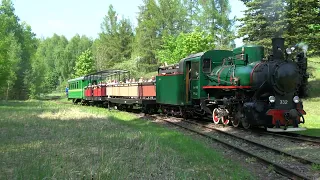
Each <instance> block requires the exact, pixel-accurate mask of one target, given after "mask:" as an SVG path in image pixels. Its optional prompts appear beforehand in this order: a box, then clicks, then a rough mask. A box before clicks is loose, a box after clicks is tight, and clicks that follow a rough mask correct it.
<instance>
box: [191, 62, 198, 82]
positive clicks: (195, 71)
mask: <svg viewBox="0 0 320 180" xmlns="http://www.w3.org/2000/svg"><path fill="white" fill-rule="evenodd" d="M198 78H199V62H193V63H192V64H191V79H198Z"/></svg>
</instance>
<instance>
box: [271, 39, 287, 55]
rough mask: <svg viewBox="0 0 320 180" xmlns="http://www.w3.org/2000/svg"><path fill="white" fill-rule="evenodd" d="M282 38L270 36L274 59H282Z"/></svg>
mask: <svg viewBox="0 0 320 180" xmlns="http://www.w3.org/2000/svg"><path fill="white" fill-rule="evenodd" d="M284 51H285V49H284V38H272V53H273V57H274V58H275V59H284V57H283V52H284Z"/></svg>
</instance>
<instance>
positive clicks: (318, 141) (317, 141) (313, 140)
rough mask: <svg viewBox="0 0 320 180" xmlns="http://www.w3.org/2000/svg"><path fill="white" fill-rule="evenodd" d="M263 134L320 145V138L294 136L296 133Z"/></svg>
mask: <svg viewBox="0 0 320 180" xmlns="http://www.w3.org/2000/svg"><path fill="white" fill-rule="evenodd" d="M262 133H263V134H269V135H272V136H278V137H283V138H287V139H293V140H298V141H301V142H311V143H314V144H319V145H320V137H315V136H306V135H302V134H294V133H285V134H276V133H269V132H262Z"/></svg>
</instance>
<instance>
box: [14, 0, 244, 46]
mask: <svg viewBox="0 0 320 180" xmlns="http://www.w3.org/2000/svg"><path fill="white" fill-rule="evenodd" d="M229 1H230V5H231V8H232V9H231V14H230V16H231V17H233V16H237V17H243V11H244V10H245V6H244V4H243V3H242V2H241V1H240V0H229ZM12 2H13V4H14V7H15V11H16V15H18V16H19V18H20V20H21V21H25V22H27V24H29V25H31V28H32V30H33V32H34V33H36V35H37V37H39V38H41V37H43V38H46V37H51V36H52V35H53V34H54V33H56V34H58V35H64V36H66V38H68V39H71V38H72V37H73V36H74V35H75V34H77V33H78V34H79V35H86V36H88V37H91V38H97V37H98V33H99V32H101V28H100V27H101V26H100V25H101V23H102V21H103V18H104V16H105V15H106V14H107V12H108V7H109V5H110V4H112V5H113V7H114V9H115V11H116V12H117V13H118V15H119V16H120V17H121V16H124V17H125V18H129V19H130V20H131V22H132V23H133V25H134V26H135V27H136V26H137V20H136V18H137V15H138V11H139V9H138V6H139V5H141V4H142V0H90V1H89V0H12ZM236 45H237V46H240V45H242V42H241V40H240V39H236Z"/></svg>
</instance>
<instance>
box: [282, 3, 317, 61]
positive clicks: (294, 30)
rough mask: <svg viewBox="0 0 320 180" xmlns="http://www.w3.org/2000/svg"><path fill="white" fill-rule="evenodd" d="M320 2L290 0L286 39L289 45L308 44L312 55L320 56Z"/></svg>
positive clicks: (287, 13)
mask: <svg viewBox="0 0 320 180" xmlns="http://www.w3.org/2000/svg"><path fill="white" fill-rule="evenodd" d="M319 10H320V2H319V1H317V0H305V1H299V0H288V1H287V6H286V23H287V29H286V33H285V35H284V37H285V38H286V41H287V44H288V45H295V44H297V43H300V42H304V43H306V44H308V48H309V53H310V54H317V55H319V54H320V50H319V45H318V44H319V40H320V18H319V15H320V12H319Z"/></svg>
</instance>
